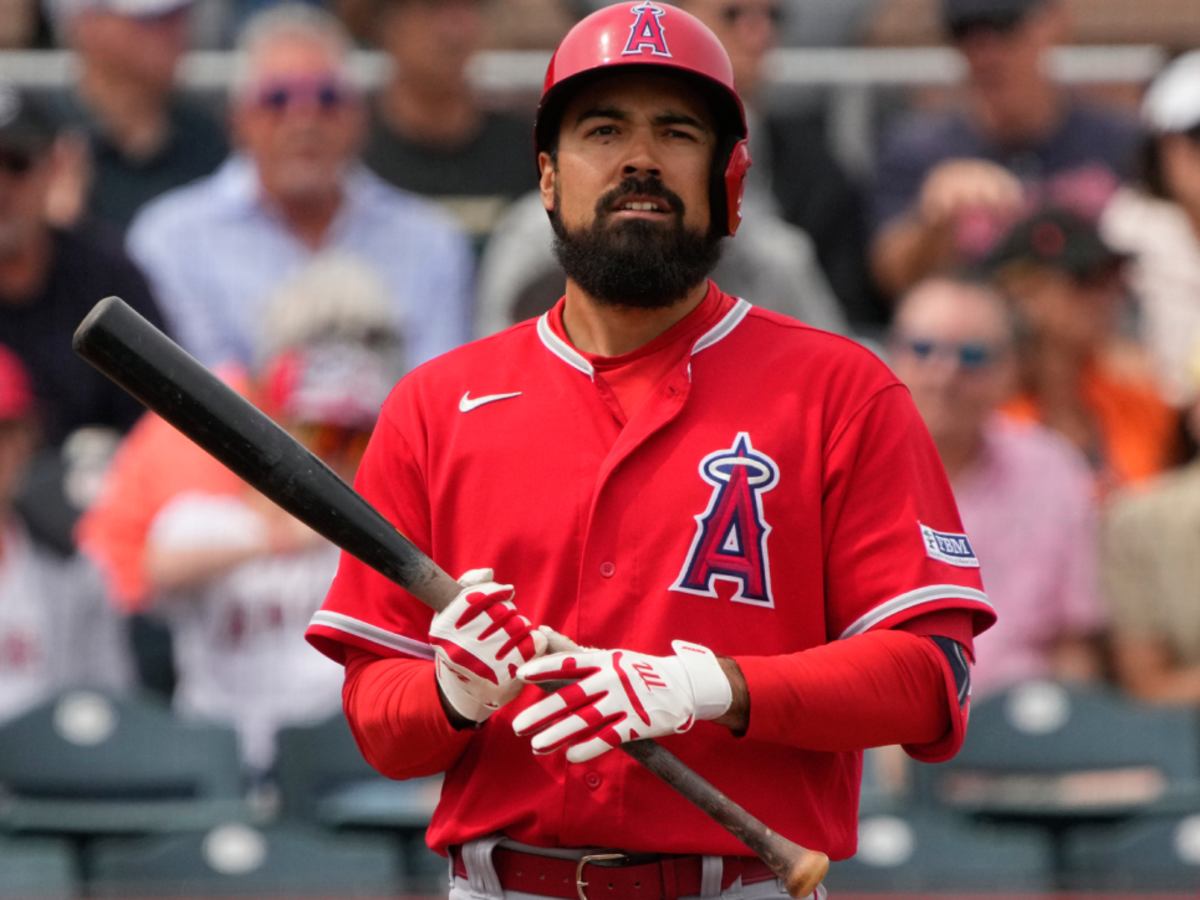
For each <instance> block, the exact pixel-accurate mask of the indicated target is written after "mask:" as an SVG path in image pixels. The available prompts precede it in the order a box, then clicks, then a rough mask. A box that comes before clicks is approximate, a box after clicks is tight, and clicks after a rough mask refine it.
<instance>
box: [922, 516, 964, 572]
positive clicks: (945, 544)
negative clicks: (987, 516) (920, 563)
mask: <svg viewBox="0 0 1200 900" xmlns="http://www.w3.org/2000/svg"><path fill="white" fill-rule="evenodd" d="M917 524H918V525H920V526H921V539H922V540H923V541H924V542H925V555H926V556H928V557H929V558H930V559H936V560H938V561H939V562H944V563H948V564H949V565H952V566H959V567H961V568H964V569H978V568H979V560H978V559H976V558H975V551H974V550H973V549H972V548H971V541H970V540H969V539H968V538H967V536H966V535H965V534H954V533H953V532H949V531H935V530H934V529H932V528H930V527H929V526H928V525H921V523H920V522H918V523H917Z"/></svg>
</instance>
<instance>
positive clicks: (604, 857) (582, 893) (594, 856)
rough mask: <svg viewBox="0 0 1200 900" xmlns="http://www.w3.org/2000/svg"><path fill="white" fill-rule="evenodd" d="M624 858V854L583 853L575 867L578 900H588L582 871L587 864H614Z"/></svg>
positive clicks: (586, 884)
mask: <svg viewBox="0 0 1200 900" xmlns="http://www.w3.org/2000/svg"><path fill="white" fill-rule="evenodd" d="M626 858H627V857H626V855H625V854H624V853H585V854H584V855H583V856H581V857H579V863H578V864H577V865H576V866H575V890H576V892H578V894H579V900H588V895H587V890H586V889H587V886H588V883H587V882H586V881H584V880H583V870H584V868H586V867H587V864H588V863H601V862H616V861H617V860H619V859H626Z"/></svg>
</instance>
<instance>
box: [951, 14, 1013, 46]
mask: <svg viewBox="0 0 1200 900" xmlns="http://www.w3.org/2000/svg"><path fill="white" fill-rule="evenodd" d="M1024 19H1025V16H1024V14H1022V13H1019V12H1006V13H1001V12H994V13H988V14H986V15H975V16H971V17H969V18H963V19H956V20H955V21H953V22H951V23H950V26H949V28H948V31H949V32H950V39H951V40H952V41H955V42H961V41H964V40H966V39H967V38H969V37H971V36H972V35H975V34H994V35H1000V36H1004V35H1009V34H1012V33H1013V32H1014V31H1016V30H1017V26H1019V25H1020V24H1021V22H1022V21H1023V20H1024Z"/></svg>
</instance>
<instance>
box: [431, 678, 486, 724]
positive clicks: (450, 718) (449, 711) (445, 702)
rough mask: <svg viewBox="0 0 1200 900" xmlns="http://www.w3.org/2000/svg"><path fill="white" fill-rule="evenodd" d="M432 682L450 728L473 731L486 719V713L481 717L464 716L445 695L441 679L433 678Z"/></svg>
mask: <svg viewBox="0 0 1200 900" xmlns="http://www.w3.org/2000/svg"><path fill="white" fill-rule="evenodd" d="M434 684H435V685H436V686H437V693H438V701H439V702H440V703H441V704H442V711H443V712H444V713H445V714H446V721H447V722H449V723H450V727H451V728H453V729H454V730H455V731H473V730H475V729H479V728H482V727H483V723H484V722H485V721H487V715H484V716H483V718H481V719H472V718H470V717H469V716H464V715H463V714H462V713H460V712H459V711H458V710H457V709H456V708H455V706H454V703H453V702H451V700H450V698H449V697H448V696H447V695H446V691H445V689H444V688H443V687H442V683H441V681H439V680H437V679H436V678H435V679H434ZM489 714H490V711H489Z"/></svg>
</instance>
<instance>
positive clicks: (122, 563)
mask: <svg viewBox="0 0 1200 900" xmlns="http://www.w3.org/2000/svg"><path fill="white" fill-rule="evenodd" d="M389 306H390V304H389V297H388V295H387V292H386V290H385V288H384V287H383V285H382V283H381V282H380V281H379V279H377V278H376V277H375V276H374V274H373V273H372V272H371V270H370V269H369V268H367V267H366V266H365V265H364V264H363V263H362V262H360V261H359V260H357V259H355V258H353V257H348V256H343V255H339V254H337V253H330V252H326V253H322V254H318V255H317V256H316V257H315V258H314V259H313V261H312V262H311V263H309V264H308V265H306V266H305V267H304V268H302V269H300V270H298V271H297V272H296V273H294V274H293V275H292V276H291V277H290V278H288V279H286V280H285V281H284V282H283V283H282V284H281V285H280V286H279V288H278V290H277V291H276V292H275V293H274V294H273V295H272V296H271V297H270V298H269V299H268V301H267V304H266V307H267V314H266V328H265V334H264V340H263V344H262V346H261V348H259V352H257V353H256V354H255V365H254V366H253V368H252V369H250V368H247V367H244V366H225V367H222V369H221V371H220V374H221V375H222V376H223V377H224V378H225V380H226V381H227V382H228V383H230V384H231V385H232V386H234V387H235V388H237V389H238V390H240V391H242V392H243V393H249V392H250V391H251V375H250V373H251V371H258V370H260V369H261V368H262V364H263V363H264V362H265V360H266V359H268V358H270V357H274V356H276V355H278V354H281V353H284V352H286V351H287V350H289V349H295V348H303V347H306V346H309V345H311V344H313V343H315V342H317V341H320V340H328V341H342V342H347V341H348V342H355V343H358V344H360V345H362V346H364V347H366V348H368V349H370V350H372V351H373V352H376V353H380V354H383V355H384V356H385V357H386V358H387V359H389V360H391V362H392V365H393V366H394V367H395V370H396V372H397V374H399V371H400V368H401V365H402V362H403V361H402V359H401V355H400V346H399V339H398V336H397V335H396V334H395V333H394V331H393V330H392V325H391V321H392V316H391V312H390V309H389ZM244 489H245V487H244V485H243V484H242V482H241V481H240V480H239V479H238V478H237V477H236V476H235V475H234V474H233V473H232V472H230V471H229V470H228V469H226V468H225V467H224V466H223V465H222V464H221V463H219V462H217V461H216V460H215V459H213V458H212V457H211V456H209V455H208V454H207V453H206V452H205V451H203V450H201V449H200V448H199V447H197V446H196V445H195V444H193V443H192V442H191V441H190V440H188V439H187V438H186V437H184V436H183V435H182V434H180V433H179V432H178V431H176V430H175V429H174V428H173V427H172V426H171V425H169V424H167V422H166V421H164V420H163V419H161V418H159V417H158V416H155V415H149V414H147V415H145V416H143V417H142V420H141V421H140V422H138V424H137V426H136V427H135V428H134V429H133V431H131V432H130V434H129V435H128V437H127V438H126V439H125V440H124V441H123V442H122V444H121V446H120V447H119V449H118V451H117V453H116V456H115V458H114V459H113V462H112V465H111V467H110V468H109V470H108V471H107V473H106V474H105V476H104V481H103V484H102V486H101V489H100V491H99V496H98V497H97V499H96V500H95V502H94V503H92V504H91V506H90V507H89V508H88V510H87V511H86V512H85V513H84V515H83V517H82V518H81V520H80V522H79V527H78V529H77V535H78V539H79V545H80V547H81V549H82V551H83V552H84V553H85V554H87V555H88V556H89V557H90V558H91V559H93V560H95V562H96V563H97V565H98V566H99V567H100V569H101V571H102V572H103V573H104V576H105V579H106V581H107V583H108V586H109V592H110V596H111V597H112V600H113V602H114V603H115V604H116V605H117V606H118V607H119V608H120V609H121V610H122V611H124V612H126V613H128V614H130V615H131V616H132V617H133V618H132V621H133V628H134V634H135V648H136V650H137V657H136V659H137V662H138V665H139V676H140V678H141V680H142V682H143V684H145V685H147V686H149V687H150V688H151V689H152V690H154V691H155V692H157V693H159V694H163V695H167V696H169V695H170V694H171V692H172V690H173V686H174V680H175V679H174V670H173V661H172V659H171V653H172V651H171V647H170V644H169V640H168V638H169V636H168V635H166V634H164V633H163V632H162V631H161V630H158V629H156V627H155V623H153V622H151V621H150V620H149V619H148V618H147V617H146V615H145V613H146V610H147V609H148V608H150V607H151V606H152V605H153V603H154V600H155V598H154V597H153V595H152V592H151V590H150V586H149V582H148V579H147V576H146V560H145V548H146V535H147V533H148V532H149V530H150V526H151V523H152V522H153V521H154V519H155V518H156V517H157V516H158V514H159V511H160V510H162V509H163V507H165V506H166V505H167V504H169V503H171V502H172V500H173V499H174V498H176V497H178V496H180V495H182V494H186V493H191V494H203V495H204V496H207V497H210V498H211V497H215V496H233V495H238V494H240V493H241V492H243V491H244Z"/></svg>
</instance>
